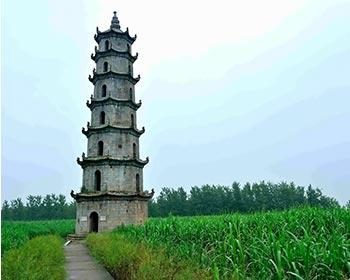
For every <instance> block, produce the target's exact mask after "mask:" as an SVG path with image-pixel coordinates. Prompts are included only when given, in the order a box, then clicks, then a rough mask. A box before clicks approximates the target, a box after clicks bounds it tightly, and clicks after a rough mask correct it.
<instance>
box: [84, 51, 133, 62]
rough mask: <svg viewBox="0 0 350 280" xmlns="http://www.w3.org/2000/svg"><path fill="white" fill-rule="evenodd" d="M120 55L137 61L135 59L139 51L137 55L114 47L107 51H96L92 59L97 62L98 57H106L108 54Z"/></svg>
mask: <svg viewBox="0 0 350 280" xmlns="http://www.w3.org/2000/svg"><path fill="white" fill-rule="evenodd" d="M113 55H115V56H119V57H124V58H126V59H128V60H129V61H131V62H132V63H134V62H135V60H136V59H137V57H138V53H136V55H135V56H132V55H131V53H130V52H128V51H126V52H120V51H117V50H114V49H112V48H111V49H109V50H107V51H96V53H95V55H93V54H91V59H92V60H93V61H95V62H97V60H98V59H100V58H101V57H106V56H113Z"/></svg>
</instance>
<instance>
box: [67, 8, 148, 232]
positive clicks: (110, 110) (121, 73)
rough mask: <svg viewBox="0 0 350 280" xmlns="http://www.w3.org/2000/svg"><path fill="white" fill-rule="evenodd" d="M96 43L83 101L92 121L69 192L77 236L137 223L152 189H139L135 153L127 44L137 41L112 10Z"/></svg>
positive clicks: (134, 80)
mask: <svg viewBox="0 0 350 280" xmlns="http://www.w3.org/2000/svg"><path fill="white" fill-rule="evenodd" d="M94 38H95V41H96V42H97V44H98V47H97V46H96V47H95V53H94V54H92V55H91V59H92V60H93V61H94V62H95V63H96V69H94V70H93V75H92V76H89V81H90V82H91V83H92V84H93V85H94V94H93V95H91V99H90V100H89V101H87V103H86V105H87V107H88V108H89V109H90V111H91V122H88V123H87V128H82V133H83V134H84V135H85V136H86V137H87V141H88V145H87V153H86V155H85V153H83V154H82V157H81V159H80V158H78V159H77V162H78V164H79V165H80V166H81V168H82V169H83V182H82V188H81V191H80V192H79V193H74V192H73V191H71V196H72V197H73V198H74V199H75V201H76V206H77V207H76V208H77V212H76V227H75V233H76V234H86V233H88V232H100V231H108V230H112V229H113V228H115V227H117V226H120V225H129V224H142V223H144V222H145V220H146V219H147V217H148V200H149V199H151V198H152V196H153V194H154V191H153V190H152V192H147V191H144V189H143V167H144V166H145V165H146V164H147V163H148V158H146V160H141V159H140V155H139V137H140V136H141V135H142V134H143V133H144V132H145V129H144V128H142V129H141V130H140V129H137V125H136V124H137V118H136V112H137V110H138V109H139V108H140V106H141V101H140V102H138V103H136V102H135V85H136V83H137V82H138V81H139V80H140V76H138V77H136V78H135V77H134V75H133V63H134V62H135V61H136V59H137V53H136V55H132V51H131V46H132V44H133V43H134V42H135V40H136V35H135V36H134V37H132V36H130V35H129V30H128V28H127V29H126V31H122V30H121V28H120V24H119V20H118V18H117V14H116V12H114V16H113V18H112V22H111V26H110V28H109V29H108V30H106V31H103V32H101V31H99V29H98V28H97V29H96V35H95V36H94Z"/></svg>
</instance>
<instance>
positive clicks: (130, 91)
mask: <svg viewBox="0 0 350 280" xmlns="http://www.w3.org/2000/svg"><path fill="white" fill-rule="evenodd" d="M129 96H130V99H131V100H132V88H130V89H129Z"/></svg>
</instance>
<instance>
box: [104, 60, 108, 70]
mask: <svg viewBox="0 0 350 280" xmlns="http://www.w3.org/2000/svg"><path fill="white" fill-rule="evenodd" d="M103 71H104V72H107V71H108V62H107V61H106V62H105V63H103Z"/></svg>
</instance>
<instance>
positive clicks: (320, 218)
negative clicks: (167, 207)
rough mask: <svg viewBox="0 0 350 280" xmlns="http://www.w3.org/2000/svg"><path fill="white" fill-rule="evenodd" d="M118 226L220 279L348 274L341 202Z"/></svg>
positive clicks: (346, 221)
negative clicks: (322, 206) (337, 205)
mask: <svg viewBox="0 0 350 280" xmlns="http://www.w3.org/2000/svg"><path fill="white" fill-rule="evenodd" d="M119 232H120V233H122V234H124V235H125V236H127V237H128V238H130V239H132V240H135V241H146V242H147V243H148V244H150V245H151V246H153V247H159V246H161V247H164V248H165V249H166V250H167V252H168V253H169V254H170V255H176V256H178V257H180V258H182V259H185V258H187V259H191V260H195V261H197V262H198V263H199V264H200V265H202V266H203V267H206V268H209V269H211V271H212V273H213V275H214V276H215V275H216V278H217V277H220V279H248V278H249V279H348V278H349V277H350V212H349V210H346V209H341V208H335V209H316V208H305V209H293V210H289V211H284V212H271V213H256V214H250V215H241V214H234V215H225V216H202V217H169V218H164V219H150V220H149V221H148V222H147V223H146V224H145V225H144V226H141V227H132V226H130V227H127V228H124V229H120V230H119Z"/></svg>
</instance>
